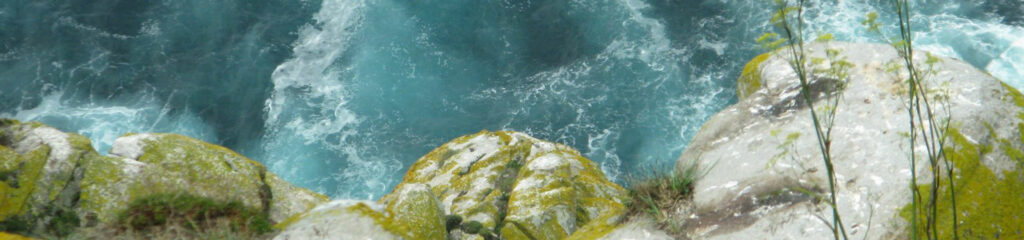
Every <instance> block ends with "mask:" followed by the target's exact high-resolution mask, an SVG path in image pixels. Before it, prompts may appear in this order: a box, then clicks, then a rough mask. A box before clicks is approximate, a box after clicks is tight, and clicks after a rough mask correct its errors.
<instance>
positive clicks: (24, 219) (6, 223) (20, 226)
mask: <svg viewBox="0 0 1024 240" xmlns="http://www.w3.org/2000/svg"><path fill="white" fill-rule="evenodd" d="M33 222H35V220H34V219H32V218H30V217H28V216H26V215H18V216H12V217H9V218H7V219H4V220H3V221H0V232H9V233H17V234H22V235H25V234H28V233H29V231H31V230H32V223H33Z"/></svg>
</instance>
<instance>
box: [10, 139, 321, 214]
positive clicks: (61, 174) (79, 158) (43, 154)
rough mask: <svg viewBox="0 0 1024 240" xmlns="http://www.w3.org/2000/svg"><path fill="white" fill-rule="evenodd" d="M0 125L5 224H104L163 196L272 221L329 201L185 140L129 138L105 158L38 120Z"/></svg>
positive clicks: (250, 164) (229, 153)
mask: <svg viewBox="0 0 1024 240" xmlns="http://www.w3.org/2000/svg"><path fill="white" fill-rule="evenodd" d="M0 125H2V126H0V133H2V134H0V223H2V222H4V220H7V219H9V218H12V217H18V218H19V219H28V220H31V221H36V220H40V219H57V218H56V217H55V215H54V214H56V213H73V215H75V217H76V218H77V219H79V220H80V221H76V225H79V226H95V225H107V224H112V223H113V222H114V221H115V220H116V218H117V213H119V212H120V211H121V210H123V209H125V208H126V207H127V206H128V203H130V202H132V201H134V200H137V199H142V198H145V197H147V196H150V195H152V194H161V193H176V192H186V193H189V194H194V195H197V196H202V197H209V198H211V199H215V200H218V201H236V202H239V203H242V204H243V205H245V206H246V207H251V208H254V209H260V211H261V212H267V213H269V216H270V217H271V220H272V221H283V220H284V219H286V218H287V217H288V216H291V215H294V214H298V213H301V212H304V211H306V210H308V209H311V208H312V207H313V206H315V205H317V204H320V203H323V202H326V201H327V198H326V197H325V196H323V195H321V194H317V193H314V192H312V191H309V190H307V189H303V188H299V187H295V186H292V185H291V184H289V183H287V182H285V181H283V180H282V179H280V178H278V177H277V176H275V175H273V174H271V173H268V172H266V169H265V167H263V166H262V165H261V164H259V163H258V162H255V161H252V160H249V159H248V158H245V157H244V156H241V155H239V154H237V153H235V152H233V151H231V150H228V149H226V148H224V147H220V146H216V145H213V144H209V143H205V142H202V141H199V140H195V139H191V138H188V137H184V136H180V135H174V134H130V135H126V136H125V137H122V138H119V139H118V141H116V142H115V146H114V149H112V152H113V153H114V155H113V156H104V155H100V154H99V153H97V152H96V151H95V150H94V149H93V148H92V147H91V143H90V141H89V139H87V138H85V137H84V136H81V135H77V134H73V133H64V132H61V131H59V130H57V129H54V128H51V127H48V126H46V125H43V124H40V123H35V122H29V123H21V122H18V121H13V120H3V124H0ZM275 193H276V194H275ZM274 195H277V196H279V197H277V198H274V197H273V196H274ZM57 210H60V211H57ZM12 221H13V220H12ZM46 221H48V222H32V223H30V224H29V225H31V226H30V227H29V228H31V229H34V230H38V229H46V228H48V227H47V225H52V224H51V223H53V221H52V220H46ZM75 227H77V226H75Z"/></svg>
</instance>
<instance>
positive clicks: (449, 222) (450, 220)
mask: <svg viewBox="0 0 1024 240" xmlns="http://www.w3.org/2000/svg"><path fill="white" fill-rule="evenodd" d="M459 224H462V217H460V216H459V215H445V216H444V228H445V230H447V231H448V232H451V231H452V230H455V228H457V227H459Z"/></svg>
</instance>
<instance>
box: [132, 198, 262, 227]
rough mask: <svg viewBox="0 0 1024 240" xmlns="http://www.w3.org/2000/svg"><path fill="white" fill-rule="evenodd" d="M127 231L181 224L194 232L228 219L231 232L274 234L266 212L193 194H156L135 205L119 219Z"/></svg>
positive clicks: (138, 201)
mask: <svg viewBox="0 0 1024 240" xmlns="http://www.w3.org/2000/svg"><path fill="white" fill-rule="evenodd" d="M118 219H119V220H118V222H119V223H120V224H122V225H123V227H124V228H131V229H132V230H143V229H145V228H148V227H154V226H169V225H179V226H185V227H186V228H188V229H189V230H192V231H203V230H205V229H209V228H210V227H211V225H213V224H214V221H217V220H226V221H227V222H228V226H230V228H231V230H232V231H237V232H249V233H254V234H262V233H267V232H270V231H272V229H271V224H270V220H269V219H268V218H267V215H266V214H264V213H263V211H260V210H257V209H252V208H249V207H246V206H244V205H243V204H242V203H240V202H237V201H229V202H220V201H214V200H213V199H210V198H206V197H199V196H195V195H191V194H185V193H180V194H167V193H163V194H155V195H151V196H148V197H145V198H141V199H138V200H136V201H134V202H132V203H131V204H130V205H129V207H128V209H126V210H125V211H124V212H122V213H121V214H120V215H119V217H118Z"/></svg>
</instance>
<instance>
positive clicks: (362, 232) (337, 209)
mask: <svg viewBox="0 0 1024 240" xmlns="http://www.w3.org/2000/svg"><path fill="white" fill-rule="evenodd" d="M358 205H362V207H365V208H367V209H371V210H374V211H383V207H382V206H380V205H378V204H376V203H374V202H368V201H353V200H336V201H332V202H329V203H325V204H322V205H320V206H318V207H316V208H314V209H313V210H310V211H309V212H308V213H305V214H303V215H305V216H303V217H302V218H301V219H299V220H298V221H296V222H295V223H292V224H290V225H288V227H287V228H285V229H284V230H282V231H281V233H280V234H278V235H277V236H276V237H274V239H275V240H290V239H296V240H299V239H302V240H305V239H381V240H384V239H399V237H398V236H395V235H394V234H391V233H390V232H388V231H386V230H384V228H383V227H381V226H380V225H378V224H377V223H376V222H375V221H374V218H373V217H371V216H367V215H364V214H363V213H361V212H359V211H357V210H354V208H353V207H360V206H358Z"/></svg>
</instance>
